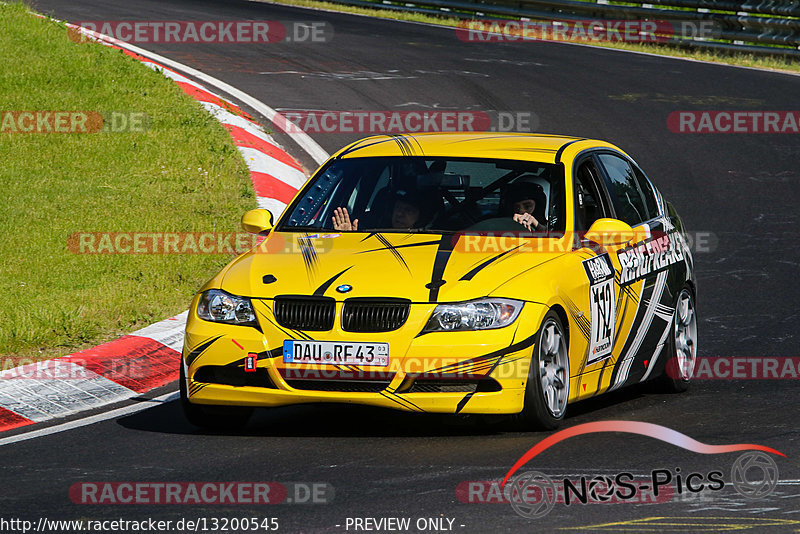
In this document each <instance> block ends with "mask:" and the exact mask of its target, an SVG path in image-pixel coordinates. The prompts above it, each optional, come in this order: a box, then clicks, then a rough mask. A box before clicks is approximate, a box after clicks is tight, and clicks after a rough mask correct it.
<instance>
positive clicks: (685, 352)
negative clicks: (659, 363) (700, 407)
mask: <svg viewBox="0 0 800 534" xmlns="http://www.w3.org/2000/svg"><path fill="white" fill-rule="evenodd" d="M671 329H672V332H671V335H670V336H668V342H667V346H666V349H667V350H668V353H667V354H668V359H667V361H666V363H665V364H664V373H663V374H662V375H661V376H660V377H659V385H660V386H661V387H662V389H664V390H665V391H667V392H669V393H682V392H684V391H686V390H687V389H689V383H690V382H691V380H692V375H693V374H694V367H695V363H696V362H697V314H696V313H695V306H694V296H693V295H692V291H691V289H689V288H688V287H684V288H683V289H682V290H681V292H680V293H679V294H678V299H677V301H676V303H675V312H674V314H673V316H672V325H671Z"/></svg>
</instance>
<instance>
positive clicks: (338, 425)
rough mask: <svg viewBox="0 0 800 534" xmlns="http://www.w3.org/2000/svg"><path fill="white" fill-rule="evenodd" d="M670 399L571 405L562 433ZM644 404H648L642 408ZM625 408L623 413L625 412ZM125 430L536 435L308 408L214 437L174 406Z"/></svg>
mask: <svg viewBox="0 0 800 534" xmlns="http://www.w3.org/2000/svg"><path fill="white" fill-rule="evenodd" d="M664 396H665V395H661V394H658V393H656V392H654V391H653V388H652V386H650V385H648V384H640V385H637V386H632V387H629V388H625V389H623V390H620V391H614V392H611V393H608V394H605V395H602V396H600V397H597V398H594V399H588V400H584V401H580V402H577V403H575V404H572V405H570V407H569V411H568V413H567V417H566V419H565V421H564V423H563V424H562V428H564V427H568V426H573V425H575V424H580V423H583V422H587V421H595V420H600V419H609V418H612V419H613V418H620V417H621V418H624V419H628V418H630V414H631V413H632V412H635V410H636V409H637V407H640V406H639V405H641V404H645V405H649V404H652V403H654V402H661V401H660V400H658V399H661V400H663V397H664ZM640 400H642V401H643V402H638V401H640ZM620 408H622V409H620ZM117 422H118V424H120V425H121V426H123V427H125V428H128V429H132V430H139V431H143V432H157V433H167V434H195V435H231V436H272V437H278V436H281V437H404V436H405V437H423V436H470V435H475V436H487V435H496V434H505V433H515V434H520V433H531V432H532V431H524V430H519V429H518V428H516V427H515V426H514V425H513V422H512V421H511V419H510V418H509V417H507V416H485V415H451V414H427V413H409V412H400V411H396V410H390V409H387V408H378V407H372V406H359V405H350V404H303V405H296V406H283V407H278V408H259V409H256V410H255V412H254V414H253V417H252V418H251V419H250V421H249V422H248V424H247V425H246V426H245V427H243V428H241V429H237V430H226V431H212V430H208V429H200V428H197V427H195V426H193V425H192V424H190V423H189V422H188V421H187V420H186V419H185V417H184V415H183V412H182V409H181V407H180V402H178V401H174V402H169V403H165V404H162V405H160V406H156V407H153V408H150V409H147V410H143V411H141V412H137V413H135V414H132V415H128V416H125V417H122V418H120V419H119V420H118V421H117Z"/></svg>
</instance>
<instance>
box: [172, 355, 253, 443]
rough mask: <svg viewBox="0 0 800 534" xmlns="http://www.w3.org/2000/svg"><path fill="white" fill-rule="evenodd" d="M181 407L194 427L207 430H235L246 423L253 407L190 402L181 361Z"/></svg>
mask: <svg viewBox="0 0 800 534" xmlns="http://www.w3.org/2000/svg"><path fill="white" fill-rule="evenodd" d="M180 393H181V408H183V414H184V415H185V416H186V419H187V420H188V421H189V422H190V423H191V424H193V425H194V426H196V427H200V428H207V429H209V430H237V429H239V428H242V427H243V426H244V425H246V424H247V421H248V420H249V419H250V416H251V415H252V414H253V408H250V407H247V406H216V405H206V404H192V403H191V402H189V393H188V391H187V388H186V373H185V371H184V368H183V362H182V361H181V372H180Z"/></svg>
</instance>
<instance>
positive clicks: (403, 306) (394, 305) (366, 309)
mask: <svg viewBox="0 0 800 534" xmlns="http://www.w3.org/2000/svg"><path fill="white" fill-rule="evenodd" d="M410 306H411V301H410V300H407V299H374V298H358V297H356V298H350V299H347V300H345V301H344V307H343V308H342V329H343V330H346V331H348V332H389V331H391V330H397V329H398V328H400V327H401V326H403V324H405V322H406V319H408V310H409V308H410Z"/></svg>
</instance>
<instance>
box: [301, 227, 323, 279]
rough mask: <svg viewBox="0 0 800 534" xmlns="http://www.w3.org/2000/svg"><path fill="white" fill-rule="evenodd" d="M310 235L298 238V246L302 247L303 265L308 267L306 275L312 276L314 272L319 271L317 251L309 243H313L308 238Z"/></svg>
mask: <svg viewBox="0 0 800 534" xmlns="http://www.w3.org/2000/svg"><path fill="white" fill-rule="evenodd" d="M308 235H309V234H305V235H304V236H302V237H298V238H297V244H298V245H300V254H301V255H302V256H303V263H304V264H305V266H306V273H308V274H309V275H311V274H312V273H313V272H314V271H316V270H317V262H318V258H317V249H315V248H314V247H313V246H309V244H308V243H309V242H310V241H311V240H310V238H309V237H308Z"/></svg>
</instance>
